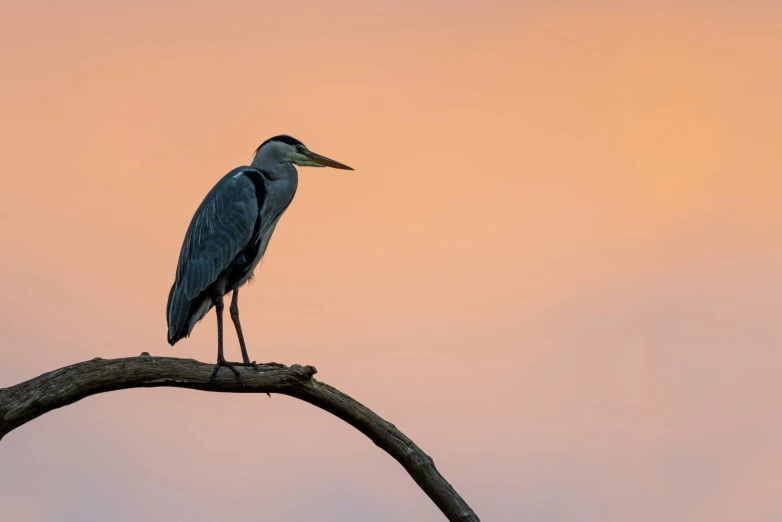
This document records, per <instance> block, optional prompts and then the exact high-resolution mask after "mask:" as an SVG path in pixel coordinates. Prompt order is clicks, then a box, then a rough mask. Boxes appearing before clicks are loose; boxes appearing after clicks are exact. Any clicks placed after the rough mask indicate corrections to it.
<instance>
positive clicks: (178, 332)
mask: <svg viewBox="0 0 782 522" xmlns="http://www.w3.org/2000/svg"><path fill="white" fill-rule="evenodd" d="M189 312H190V300H189V299H187V296H186V295H185V292H184V291H183V290H182V289H181V288H179V287H177V284H176V283H174V284H173V285H172V286H171V291H170V292H169V293H168V304H167V305H166V321H167V322H168V344H170V345H171V346H174V345H175V344H176V342H177V341H178V340H180V339H182V338H183V337H187V335H188V334H189V332H188V328H187V323H188V319H189V317H188V316H189V315H190V314H189Z"/></svg>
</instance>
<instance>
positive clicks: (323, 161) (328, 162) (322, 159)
mask: <svg viewBox="0 0 782 522" xmlns="http://www.w3.org/2000/svg"><path fill="white" fill-rule="evenodd" d="M307 157H308V158H309V159H311V160H312V161H314V162H315V163H317V164H318V165H321V166H323V167H331V168H334V169H342V170H353V169H352V168H351V167H348V166H347V165H345V164H343V163H340V162H339V161H334V160H333V159H329V158H327V157H326V156H321V155H320V154H315V153H314V152H312V151H311V150H308V151H307Z"/></svg>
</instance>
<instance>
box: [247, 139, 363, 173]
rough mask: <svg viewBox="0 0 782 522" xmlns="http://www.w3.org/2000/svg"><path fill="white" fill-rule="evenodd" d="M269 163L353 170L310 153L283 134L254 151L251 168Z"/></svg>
mask: <svg viewBox="0 0 782 522" xmlns="http://www.w3.org/2000/svg"><path fill="white" fill-rule="evenodd" d="M270 162H280V163H290V164H292V165H298V166H299V167H332V168H335V169H344V170H353V169H352V168H350V167H348V166H347V165H344V164H342V163H340V162H338V161H334V160H333V159H329V158H327V157H326V156H321V155H320V154H316V153H314V152H312V151H311V150H309V149H308V148H307V147H306V146H305V145H304V144H303V143H302V142H300V141H299V140H297V139H296V138H293V137H291V136H286V135H284V134H283V135H280V136H275V137H273V138H270V139H268V140H266V141H264V142H263V143H261V145H260V147H258V148H257V149H256V150H255V159H254V160H253V166H256V165H263V164H264V163H270Z"/></svg>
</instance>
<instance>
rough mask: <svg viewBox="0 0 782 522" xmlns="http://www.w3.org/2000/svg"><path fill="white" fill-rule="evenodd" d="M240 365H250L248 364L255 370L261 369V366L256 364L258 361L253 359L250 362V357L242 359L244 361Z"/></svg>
mask: <svg viewBox="0 0 782 522" xmlns="http://www.w3.org/2000/svg"><path fill="white" fill-rule="evenodd" d="M237 364H238V363H237ZM241 365H242V366H244V367H250V366H252V367H253V368H255V371H258V370H260V369H261V368H260V367H259V366H258V363H257V362H255V361H253V362H250V359H244V362H243V363H242V364H241Z"/></svg>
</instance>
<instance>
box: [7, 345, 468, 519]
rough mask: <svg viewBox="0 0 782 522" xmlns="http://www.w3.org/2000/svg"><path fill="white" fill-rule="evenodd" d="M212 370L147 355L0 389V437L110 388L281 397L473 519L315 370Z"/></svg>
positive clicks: (438, 479)
mask: <svg viewBox="0 0 782 522" xmlns="http://www.w3.org/2000/svg"><path fill="white" fill-rule="evenodd" d="M212 368H213V365H211V364H206V363H202V362H198V361H196V360H193V359H176V358H172V357H152V356H150V355H149V354H147V353H146V352H144V353H143V354H141V355H140V356H139V357H128V358H123V359H100V358H96V359H93V360H91V361H85V362H81V363H77V364H74V365H71V366H66V367H65V368H60V369H59V370H54V371H52V372H49V373H45V374H43V375H41V376H39V377H36V378H34V379H31V380H29V381H25V382H23V383H20V384H17V385H16V386H11V387H10V388H3V389H0V439H2V438H3V436H5V435H6V434H7V433H9V432H10V431H12V430H14V429H16V428H18V427H19V426H21V425H22V424H25V423H27V422H30V421H31V420H33V419H35V418H36V417H38V416H40V415H43V414H44V413H46V412H49V411H51V410H54V409H56V408H61V407H63V406H67V405H68V404H73V403H74V402H76V401H79V400H81V399H83V398H85V397H89V396H90V395H95V394H97V393H104V392H109V391H114V390H125V389H129V388H156V387H159V386H173V387H177V388H189V389H193V390H202V391H211V392H227V393H281V394H284V395H289V396H291V397H295V398H297V399H301V400H303V401H305V402H308V403H310V404H312V405H314V406H317V407H318V408H321V409H323V410H326V411H327V412H329V413H331V414H333V415H336V416H337V417H339V418H340V419H342V420H344V421H345V422H347V423H348V424H350V425H351V426H353V427H354V428H356V429H357V430H359V431H360V432H361V433H363V434H364V435H366V436H367V437H369V438H370V439H371V440H372V442H374V443H375V444H376V445H377V446H379V447H380V448H381V449H383V450H384V451H386V452H387V453H388V454H389V455H391V456H392V457H394V458H395V459H396V460H397V461H398V462H399V463H400V464H401V465H402V466H403V467H404V468H405V469H406V470H407V472H408V473H409V474H410V476H411V477H413V480H415V481H416V483H417V484H418V485H419V486H420V487H421V489H423V490H424V492H425V493H426V494H427V495H429V498H431V499H432V501H434V503H435V504H436V505H437V507H439V508H440V510H441V511H442V512H443V514H444V515H445V516H446V517H447V518H448V520H451V521H454V522H457V521H458V522H478V521H479V519H478V516H477V515H476V514H475V513H474V512H473V510H472V509H470V507H469V506H468V505H467V503H466V502H465V501H464V500H463V499H462V497H460V496H459V494H458V493H456V491H455V490H454V489H453V487H452V486H451V485H450V484H449V483H448V481H447V480H445V479H444V478H443V476H442V475H440V473H439V472H438V471H437V469H436V468H435V466H434V462H433V461H432V459H431V457H429V456H428V455H427V454H426V453H424V452H423V451H421V449H420V448H419V447H418V446H416V445H415V443H413V441H412V440H410V439H409V438H407V436H405V434H404V433H402V432H401V431H399V430H398V429H396V426H394V425H393V424H391V423H389V422H387V421H385V420H383V419H382V418H380V417H379V416H378V415H376V414H375V413H374V412H373V411H372V410H370V409H369V408H367V407H366V406H364V405H363V404H361V403H359V402H358V401H356V400H354V399H352V398H351V397H349V396H347V395H345V394H344V393H342V392H340V391H339V390H337V389H335V388H332V387H331V386H329V385H328V384H324V383H322V382H320V381H317V380H315V379H313V378H312V376H313V375H314V374H315V373H316V372H317V370H316V369H315V368H314V367H312V366H299V365H293V366H291V367H290V368H289V367H287V366H283V365H278V364H275V363H269V364H263V365H259V370H255V369H253V368H245V367H240V368H239V371H240V373H241V375H242V382H241V383H240V382H238V381H237V379H236V377H235V376H234V374H233V373H232V372H229V371H221V372H219V373H218V375H217V376H216V377H215V378H214V379H213V380H212V381H211V382H210V381H209V375H210V374H211V372H212Z"/></svg>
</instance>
